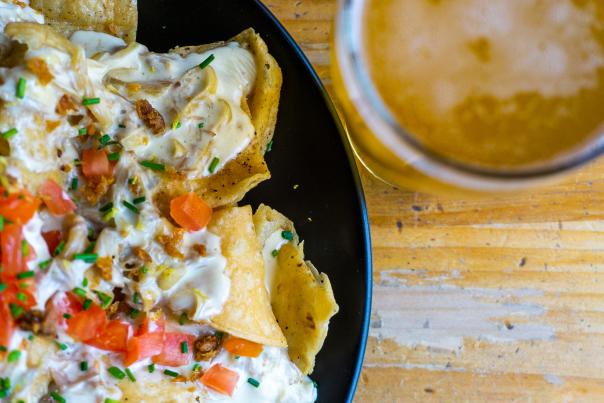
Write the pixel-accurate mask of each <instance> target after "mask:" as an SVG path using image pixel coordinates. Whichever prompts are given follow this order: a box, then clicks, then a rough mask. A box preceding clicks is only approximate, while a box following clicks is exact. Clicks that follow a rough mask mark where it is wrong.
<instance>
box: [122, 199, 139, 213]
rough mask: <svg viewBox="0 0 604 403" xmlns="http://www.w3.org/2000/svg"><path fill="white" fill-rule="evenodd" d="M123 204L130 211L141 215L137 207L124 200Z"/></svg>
mask: <svg viewBox="0 0 604 403" xmlns="http://www.w3.org/2000/svg"><path fill="white" fill-rule="evenodd" d="M122 204H123V205H124V207H126V208H127V209H128V210H130V211H132V212H133V213H134V214H138V213H140V211H139V209H138V207H136V206H135V205H134V204H132V203H130V202H127V201H126V200H122Z"/></svg>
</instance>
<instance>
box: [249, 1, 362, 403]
mask: <svg viewBox="0 0 604 403" xmlns="http://www.w3.org/2000/svg"><path fill="white" fill-rule="evenodd" d="M254 3H255V4H256V5H257V6H258V7H259V9H260V10H261V11H262V12H263V13H264V14H265V15H266V16H267V17H268V18H269V19H270V20H271V22H272V23H273V24H274V26H275V27H276V28H277V30H278V31H279V32H280V34H281V36H282V37H283V38H284V39H285V41H286V42H287V44H288V46H289V47H290V48H291V49H292V50H293V52H294V53H295V54H296V56H297V57H298V59H299V60H300V61H301V62H302V64H304V67H305V68H306V70H307V71H308V72H309V73H310V76H311V79H312V81H313V82H314V84H315V86H316V87H317V89H318V90H319V92H320V93H321V96H322V97H323V101H324V102H325V106H327V109H328V110H329V113H330V114H331V117H332V119H333V122H334V123H335V125H336V128H337V130H338V134H339V135H340V141H341V142H342V145H343V146H344V151H345V153H346V157H347V159H348V165H349V168H350V171H351V174H352V177H353V180H354V187H355V191H356V194H357V200H358V204H359V206H358V208H359V210H360V211H359V213H360V217H361V227H362V238H363V246H364V249H365V259H364V262H363V271H364V273H363V274H364V277H365V284H366V287H365V295H364V299H365V304H364V307H365V312H364V315H363V326H362V329H361V346H360V348H359V351H358V352H357V357H356V364H355V368H354V371H353V376H352V382H351V384H350V385H349V388H348V394H347V399H346V401H347V402H352V399H353V397H354V394H355V391H356V388H357V385H358V381H359V377H360V375H361V371H362V369H363V359H364V357H365V350H366V347H367V339H368V336H369V322H370V319H371V303H372V290H373V278H372V271H373V256H372V249H371V234H370V227H369V216H368V213H367V203H366V201H365V194H364V193H363V185H362V182H361V177H360V175H359V171H358V168H357V166H356V163H355V157H354V152H353V151H352V148H351V146H350V143H349V142H348V135H347V128H346V125H345V122H344V121H343V120H342V118H341V116H340V114H339V112H338V110H337V108H336V106H335V104H334V102H333V100H332V99H331V96H330V95H329V93H328V92H327V90H326V89H325V86H324V85H323V83H322V82H321V79H320V78H319V76H318V75H317V73H316V71H315V69H314V68H313V66H312V64H311V63H310V61H309V60H308V58H307V57H306V55H305V54H304V52H303V51H302V49H301V48H300V46H299V45H298V43H297V42H296V41H295V40H294V38H293V37H292V36H291V34H290V33H289V32H288V31H287V29H286V28H285V27H284V26H283V24H282V23H281V22H280V21H279V19H277V17H276V16H275V15H274V14H273V12H272V11H271V10H270V9H269V8H268V7H267V6H266V5H265V4H264V3H262V1H261V0H254Z"/></svg>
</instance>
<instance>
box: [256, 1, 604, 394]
mask: <svg viewBox="0 0 604 403" xmlns="http://www.w3.org/2000/svg"><path fill="white" fill-rule="evenodd" d="M265 3H266V4H267V5H268V7H269V8H270V9H271V10H272V11H273V12H274V13H275V14H276V16H277V17H278V18H279V19H280V20H281V21H282V22H283V24H284V25H285V26H286V28H287V29H288V30H289V32H290V33H291V34H292V35H293V37H294V38H295V39H296V40H297V41H298V43H299V44H300V46H301V47H302V49H303V50H304V52H305V53H306V55H307V56H308V58H309V59H310V61H311V62H312V63H313V65H314V67H315V69H316V70H317V72H318V74H319V76H320V77H321V78H322V80H323V82H324V83H325V84H326V86H327V88H328V89H329V90H331V81H330V74H329V69H330V67H329V63H330V60H329V47H330V44H329V37H330V30H331V27H332V20H333V17H334V14H335V12H336V1H335V0H298V1H294V0H266V1H265ZM361 175H362V179H363V185H364V189H365V195H366V198H367V204H368V208H369V218H370V222H371V237H372V242H373V257H374V269H373V270H374V272H373V279H374V288H373V293H374V294H373V295H374V300H373V301H374V303H373V311H372V322H371V330H370V338H369V344H368V346H367V353H366V356H365V363H364V369H363V373H362V376H361V380H360V382H359V386H358V389H357V394H356V401H357V402H407V401H422V402H424V401H426V402H431V401H439V402H453V401H486V402H499V401H505V402H508V401H518V402H525V401H526V402H554V401H564V402H570V401H573V402H578V401H604V221H603V218H604V163H600V164H599V165H593V166H591V167H587V168H584V169H583V170H581V171H580V172H577V173H576V174H575V175H574V176H573V177H572V178H571V180H570V181H568V182H567V183H565V184H559V185H555V186H551V187H548V188H545V189H541V190H538V191H534V192H531V193H522V194H510V195H506V196H501V197H492V198H485V199H479V200H460V199H448V198H444V197H434V196H428V195H422V194H415V193H411V192H408V191H404V190H397V189H394V188H392V187H390V186H388V185H386V184H384V183H382V182H380V181H379V180H377V179H375V178H373V177H371V176H370V175H369V174H368V173H367V172H366V171H364V170H362V169H361Z"/></svg>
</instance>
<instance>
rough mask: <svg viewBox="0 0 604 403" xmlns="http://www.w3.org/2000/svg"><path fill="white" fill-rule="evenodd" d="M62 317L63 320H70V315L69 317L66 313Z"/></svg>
mask: <svg viewBox="0 0 604 403" xmlns="http://www.w3.org/2000/svg"><path fill="white" fill-rule="evenodd" d="M63 317H64V318H65V319H71V315H70V314H68V313H64V314H63Z"/></svg>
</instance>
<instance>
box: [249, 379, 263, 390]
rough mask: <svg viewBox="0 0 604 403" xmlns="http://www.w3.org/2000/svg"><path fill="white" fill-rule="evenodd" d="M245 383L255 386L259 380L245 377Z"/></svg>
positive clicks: (258, 383)
mask: <svg viewBox="0 0 604 403" xmlns="http://www.w3.org/2000/svg"><path fill="white" fill-rule="evenodd" d="M247 383H249V384H250V385H252V386H253V387H255V388H257V387H258V386H260V382H258V381H257V380H255V379H254V378H247Z"/></svg>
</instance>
